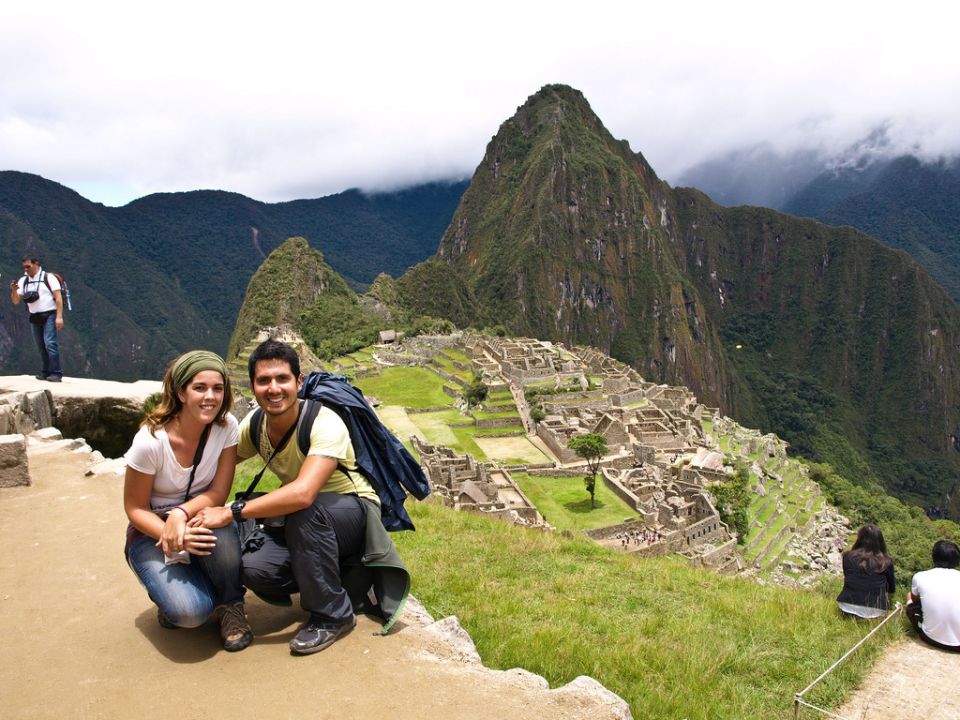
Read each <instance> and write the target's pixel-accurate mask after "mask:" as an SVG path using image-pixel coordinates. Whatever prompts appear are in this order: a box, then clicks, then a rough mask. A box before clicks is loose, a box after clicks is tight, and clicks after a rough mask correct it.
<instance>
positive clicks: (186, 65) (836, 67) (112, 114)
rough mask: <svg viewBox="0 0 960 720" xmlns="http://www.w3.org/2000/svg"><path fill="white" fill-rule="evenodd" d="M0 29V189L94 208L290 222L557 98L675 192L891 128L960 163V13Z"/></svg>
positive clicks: (232, 19)
mask: <svg viewBox="0 0 960 720" xmlns="http://www.w3.org/2000/svg"><path fill="white" fill-rule="evenodd" d="M31 5H32V7H29V8H28V7H27V3H22V2H18V3H5V4H4V5H3V7H2V8H0V66H2V67H3V68H4V72H3V73H0V169H15V170H23V171H26V172H34V173H38V174H40V175H43V176H45V177H48V178H51V179H54V180H57V181H59V182H62V183H64V184H65V185H68V186H70V187H73V188H75V189H77V190H78V191H79V192H81V194H84V195H85V196H87V197H90V198H91V199H93V200H98V201H101V202H105V203H107V204H122V203H125V202H127V201H129V200H131V199H133V198H135V197H139V196H141V195H144V194H147V193H151V192H158V191H176V190H190V189H196V188H217V189H223V190H231V191H235V192H240V193H243V194H245V195H249V196H251V197H254V198H257V199H261V200H269V201H277V200H286V199H291V198H295V197H317V196H320V195H325V194H329V193H333V192H338V191H341V190H344V189H347V188H349V187H363V188H368V189H379V188H389V187H398V186H402V185H405V184H410V183H413V182H420V181H424V180H430V179H441V178H455V177H468V176H469V175H470V174H471V173H472V172H473V169H474V167H475V166H476V165H477V163H478V162H479V161H480V159H481V157H482V155H483V151H484V148H485V146H486V143H487V142H488V140H489V139H490V137H491V136H492V135H493V134H494V133H495V132H496V130H497V128H498V127H499V125H500V123H501V122H503V120H505V119H506V118H508V117H509V116H510V115H512V114H513V112H514V111H515V109H516V107H517V106H518V105H520V104H522V103H523V102H524V100H525V99H526V98H527V96H528V95H530V94H532V93H533V92H535V91H536V90H537V89H539V88H540V87H541V86H542V85H544V84H546V83H553V82H560V83H566V84H569V85H572V86H574V87H576V88H578V89H579V90H581V91H583V93H584V94H585V95H586V97H587V99H588V100H589V101H590V103H591V105H592V106H593V108H594V110H595V111H596V112H597V113H598V115H599V116H600V118H601V119H602V120H603V121H604V123H605V124H606V125H607V127H608V128H609V129H610V130H611V132H612V133H613V134H614V135H615V136H616V137H621V138H626V139H627V140H629V141H630V144H631V146H632V147H633V148H634V149H635V150H638V151H640V152H643V153H644V155H645V156H646V157H647V158H648V159H649V160H650V162H651V163H652V164H653V166H654V168H655V169H656V170H657V171H658V172H659V173H660V174H661V175H662V176H664V177H666V178H667V179H671V178H672V177H675V176H676V175H677V174H679V173H680V172H681V171H682V170H684V169H685V168H686V167H688V166H690V165H692V164H693V163H696V162H698V161H700V160H703V159H705V158H706V157H708V156H710V155H713V154H717V153H720V152H724V151H727V150H730V149H733V148H737V147H743V146H748V145H753V144H756V143H761V142H766V143H770V144H771V145H772V146H773V147H774V148H776V149H784V150H786V149H791V148H794V147H798V146H801V145H802V146H808V147H819V148H823V149H825V150H828V151H829V150H835V149H840V148H842V147H844V146H846V145H848V144H849V143H851V142H853V141H855V140H857V139H859V138H861V137H863V136H864V135H866V134H867V133H868V132H869V131H870V130H871V129H872V128H874V127H876V126H877V125H879V124H881V123H887V124H888V125H889V128H890V136H891V137H892V138H894V139H895V140H896V141H897V142H898V143H900V144H901V145H902V146H903V148H904V149H909V148H912V149H916V150H917V151H919V152H922V153H925V154H928V155H937V154H942V153H949V154H952V153H956V152H958V151H960V122H958V121H960V55H958V53H957V52H956V44H955V28H956V27H957V23H956V21H957V19H958V17H957V16H958V15H960V11H958V10H956V9H955V8H954V6H953V5H952V4H949V3H941V2H920V3H912V4H910V5H909V6H908V5H906V4H894V3H883V2H879V3H878V2H873V3H866V2H853V1H851V2H844V3H826V2H807V3H803V4H796V5H794V6H790V7H788V6H787V5H786V4H783V3H771V2H764V3H754V2H749V3H716V2H713V3H694V2H674V3H664V2H657V3H642V2H632V3H611V2H593V3H587V2H582V0H581V1H580V2H566V1H559V2H526V3H525V2H516V1H514V2H502V1H500V0H494V1H491V2H485V3H482V4H481V3H475V4H473V3H471V4H466V3H451V2H443V3H440V2H435V3H434V2H406V3H396V2H390V3H388V2H367V3H363V4H360V3H355V4H350V7H347V3H337V4H331V5H330V6H329V7H327V6H325V5H324V4H320V3H295V2H287V1H284V0H280V1H278V2H274V3H263V2H260V3H247V2H232V3H224V2H210V1H204V2H196V1H194V2H191V3H186V2H180V1H176V0H175V1H173V2H168V3H163V4H160V5H157V4H153V5H152V6H148V5H146V4H143V3H130V2H98V1H97V0H92V1H91V2H88V3H76V2H69V3H68V2H59V1H49V2H45V3H42V4H36V3H34V4H31Z"/></svg>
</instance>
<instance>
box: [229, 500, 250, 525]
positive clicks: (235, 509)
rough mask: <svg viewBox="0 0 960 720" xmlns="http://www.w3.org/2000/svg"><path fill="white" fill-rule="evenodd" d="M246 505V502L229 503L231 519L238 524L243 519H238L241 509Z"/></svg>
mask: <svg viewBox="0 0 960 720" xmlns="http://www.w3.org/2000/svg"><path fill="white" fill-rule="evenodd" d="M246 504H247V501H246V500H234V501H233V502H232V503H230V512H232V513H233V519H234V520H236V521H237V522H238V523H239V522H241V521H242V520H243V518H241V517H240V513H242V512H243V508H244V507H245V506H246Z"/></svg>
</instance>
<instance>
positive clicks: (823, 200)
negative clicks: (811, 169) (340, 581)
mask: <svg viewBox="0 0 960 720" xmlns="http://www.w3.org/2000/svg"><path fill="white" fill-rule="evenodd" d="M958 170H960V162H958V161H957V160H956V159H954V160H952V161H946V160H941V161H939V162H926V163H925V162H921V161H920V160H919V159H917V158H915V157H911V156H902V157H898V158H894V159H890V160H884V161H877V162H873V163H870V164H867V165H865V166H861V167H842V168H838V169H835V170H830V171H826V172H823V173H821V174H820V175H819V176H818V177H816V178H814V179H813V180H812V181H811V182H810V183H809V184H808V185H807V186H806V187H804V188H803V189H802V190H800V191H799V192H798V193H797V194H796V195H795V196H794V197H793V198H791V199H790V201H789V202H787V203H786V205H785V206H784V210H785V211H786V212H789V213H792V214H794V215H806V216H809V217H815V218H817V219H818V220H822V221H823V222H825V223H828V224H830V225H852V226H853V227H855V228H858V229H859V230H862V231H864V232H866V233H869V234H870V235H873V236H874V237H876V238H877V239H879V240H881V241H882V242H884V243H885V244H887V245H889V246H890V247H893V248H897V249H899V250H903V251H905V252H907V253H909V254H910V255H911V256H912V257H913V258H914V259H915V260H916V261H917V262H919V263H920V264H921V265H923V266H924V267H925V268H926V269H927V271H928V272H929V273H930V274H931V275H932V276H933V277H934V279H936V280H937V282H939V283H940V284H941V285H942V286H943V287H944V288H945V289H946V290H947V292H948V293H950V295H951V296H952V297H953V299H954V300H958V301H960V172H958Z"/></svg>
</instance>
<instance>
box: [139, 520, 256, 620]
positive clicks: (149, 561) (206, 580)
mask: <svg viewBox="0 0 960 720" xmlns="http://www.w3.org/2000/svg"><path fill="white" fill-rule="evenodd" d="M213 534H214V535H216V537H217V545H216V547H215V548H214V550H213V554H212V555H191V556H190V564H189V565H184V564H180V563H177V564H174V565H167V564H165V563H164V556H163V550H161V549H160V548H159V547H157V545H156V542H157V541H156V540H154V539H153V538H152V537H147V536H143V537H139V538H137V539H136V540H134V541H133V543H131V545H130V548H129V554H128V557H127V561H128V562H129V563H130V567H131V569H132V570H133V571H134V572H135V573H136V574H137V577H138V578H139V579H140V582H141V584H142V585H143V586H144V587H145V588H146V589H147V594H148V595H149V596H150V599H151V600H153V602H154V603H156V605H157V607H159V608H160V610H161V611H162V612H163V614H164V615H165V616H166V618H167V620H169V621H170V622H171V623H173V624H174V625H177V626H178V627H188V628H190V627H198V626H200V625H202V624H203V623H205V622H206V621H207V619H208V618H209V617H210V615H211V614H212V613H213V609H214V608H215V607H217V606H218V605H223V604H226V603H233V602H238V601H240V600H243V586H242V585H241V584H240V537H239V535H238V534H237V526H236V523H230V524H229V525H227V527H223V528H216V529H215V530H214V531H213Z"/></svg>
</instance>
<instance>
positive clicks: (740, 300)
mask: <svg viewBox="0 0 960 720" xmlns="http://www.w3.org/2000/svg"><path fill="white" fill-rule="evenodd" d="M437 257H438V260H439V261H440V262H441V264H443V265H445V266H446V270H444V269H443V268H442V267H440V266H438V265H437V264H436V261H430V262H427V263H422V264H421V265H418V266H416V267H414V268H413V269H411V271H410V272H408V273H407V275H405V276H404V277H403V278H401V279H400V281H399V285H400V287H401V288H402V289H404V288H405V289H406V291H405V292H404V293H403V294H404V295H405V297H408V298H412V299H411V302H412V305H413V306H414V307H415V309H416V310H417V311H420V312H425V313H428V314H430V315H433V316H437V317H447V318H449V319H451V320H453V321H454V322H456V323H457V324H460V325H463V324H464V323H472V324H475V325H476V326H484V325H495V324H502V325H503V326H504V327H505V328H506V330H507V331H508V332H509V333H511V334H518V335H529V336H533V337H543V338H549V339H553V340H557V341H562V342H566V343H571V344H589V345H593V346H596V347H598V348H600V349H602V350H604V351H605V352H609V353H610V354H611V355H613V356H614V357H616V358H618V359H620V360H623V361H625V362H627V363H629V364H630V365H632V366H634V367H635V368H637V369H638V370H639V371H640V372H641V373H643V374H644V376H646V377H649V378H651V379H654V380H656V381H660V382H667V383H675V384H683V385H686V386H688V387H690V388H691V389H692V390H693V391H694V392H695V393H696V394H697V395H698V396H699V397H702V398H703V399H704V401H705V402H709V403H713V404H716V405H719V406H721V407H723V408H724V409H725V410H729V411H730V413H731V414H732V415H733V416H735V417H737V418H738V420H740V421H742V422H744V423H746V424H748V425H752V426H755V427H760V428H762V429H764V430H772V431H774V432H777V433H778V434H780V435H781V436H783V437H785V438H786V439H787V440H788V441H789V442H791V443H792V444H793V445H794V447H795V449H796V450H799V451H801V452H804V453H805V454H807V455H808V456H810V457H813V458H816V459H820V460H824V461H830V462H831V463H833V464H834V465H836V466H837V468H838V469H839V470H840V471H842V472H844V473H845V474H846V475H848V476H850V477H852V478H853V479H855V480H858V481H861V482H864V483H870V482H875V481H880V482H882V483H883V484H884V485H885V486H886V487H887V488H889V489H890V490H892V491H893V492H895V493H898V494H900V495H901V496H903V497H906V498H908V499H910V500H911V501H914V502H917V503H920V504H922V505H924V506H925V507H928V508H933V507H939V508H941V509H942V508H944V507H945V506H946V504H947V503H948V502H949V499H948V494H949V493H951V491H952V490H954V486H955V482H956V481H955V478H956V477H957V476H958V474H960V473H958V470H960V463H958V459H960V456H958V455H957V452H956V451H955V450H954V446H953V442H952V440H951V436H952V435H954V434H956V428H957V427H958V425H960V411H958V401H960V366H958V362H960V361H958V356H957V354H956V352H955V349H956V348H957V346H958V344H960V311H958V309H957V307H956V305H955V304H954V303H953V302H952V301H951V300H950V298H949V297H948V296H947V295H946V294H945V293H944V291H943V290H942V289H941V288H940V287H939V286H937V285H936V283H934V282H933V281H932V280H931V279H930V277H929V276H928V275H927V273H926V272H925V271H924V270H923V269H921V268H920V267H919V266H918V265H917V264H916V263H915V262H913V261H912V260H910V259H909V258H908V257H907V256H906V255H905V254H903V253H898V252H895V251H892V250H890V249H888V248H886V247H884V246H883V245H881V244H880V243H879V242H877V241H875V240H874V239H872V238H870V237H868V236H867V235H864V234H862V233H860V232H857V231H854V230H852V229H849V228H830V227H826V226H824V225H822V224H820V223H817V222H814V221H810V220H801V219H798V218H794V217H791V216H788V215H784V214H782V213H779V212H775V211H772V210H767V209H762V208H750V207H740V208H729V209H727V208H723V207H720V206H719V205H716V204H715V203H713V202H711V201H710V199H709V198H707V197H706V196H705V195H703V194H702V193H699V192H697V191H694V190H689V189H673V188H671V187H670V186H669V185H667V184H666V183H665V182H663V181H661V180H660V179H659V178H657V176H656V174H655V173H654V171H653V169H652V168H651V167H650V165H649V164H648V163H647V162H646V160H645V159H644V158H643V156H642V155H640V154H639V153H635V152H633V151H631V150H630V148H629V146H628V144H627V143H626V142H623V141H618V140H616V139H615V138H613V136H612V135H611V134H610V133H609V132H608V131H607V130H606V129H605V128H604V126H603V124H602V122H601V121H600V119H599V118H598V117H597V116H596V115H595V114H594V113H593V111H592V110H591V108H590V106H589V104H588V103H587V101H586V99H585V98H584V97H583V95H582V94H581V93H579V92H578V91H576V90H573V89H572V88H568V87H565V86H562V85H548V86H546V87H544V88H542V89H541V90H540V91H539V92H537V93H536V94H534V95H532V96H531V97H530V98H529V99H528V100H527V102H526V103H524V104H523V105H522V106H521V107H520V108H518V110H517V112H516V114H515V115H514V116H513V117H512V118H510V119H509V120H507V121H506V122H504V123H503V124H502V125H501V127H500V130H499V131H498V133H497V134H496V136H494V137H493V139H492V140H491V141H490V143H489V144H488V146H487V149H486V153H485V155H484V157H483V160H482V161H481V162H480V164H479V165H478V167H477V169H476V172H475V174H474V176H473V179H472V181H471V183H470V186H469V188H468V189H467V191H466V193H464V195H463V197H462V199H461V201H460V205H459V207H458V208H457V210H456V212H455V213H454V216H453V220H452V221H451V224H450V226H449V228H448V229H447V231H446V233H444V235H443V238H442V240H441V242H440V248H439V250H438V253H437ZM427 277H429V278H431V280H432V282H431V283H430V285H429V286H430V292H427V293H425V292H419V293H413V292H411V289H412V288H414V287H421V288H423V287H425V286H427V283H426V278H427Z"/></svg>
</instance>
